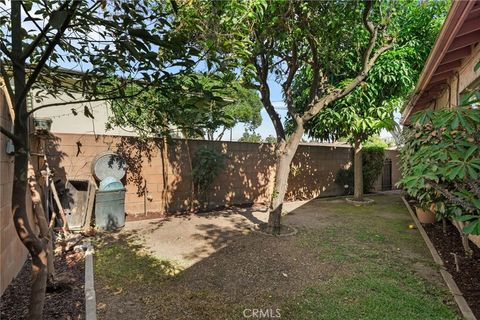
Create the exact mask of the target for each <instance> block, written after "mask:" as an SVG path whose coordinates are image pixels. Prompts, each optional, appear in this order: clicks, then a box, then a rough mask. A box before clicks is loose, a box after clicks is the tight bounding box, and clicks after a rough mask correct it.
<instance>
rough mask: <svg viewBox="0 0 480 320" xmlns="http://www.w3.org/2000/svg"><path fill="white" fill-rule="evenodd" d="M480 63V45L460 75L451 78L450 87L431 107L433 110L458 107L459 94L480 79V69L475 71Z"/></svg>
mask: <svg viewBox="0 0 480 320" xmlns="http://www.w3.org/2000/svg"><path fill="white" fill-rule="evenodd" d="M478 61H480V45H478V46H477V47H476V48H474V49H473V54H472V55H471V56H469V57H468V58H467V60H466V61H465V62H464V63H463V65H462V68H461V69H460V70H459V72H458V74H454V75H453V76H451V77H450V78H449V80H448V86H446V88H445V89H444V90H443V92H442V94H441V95H439V97H438V98H437V99H436V102H433V103H432V104H431V105H429V107H430V108H433V107H434V106H435V108H437V109H438V108H446V107H448V106H452V107H455V106H458V104H459V101H460V100H459V99H460V97H459V94H460V93H462V91H463V90H465V88H467V87H468V86H469V85H470V84H472V82H474V81H475V80H476V79H478V78H479V77H480V69H479V70H477V71H476V72H475V71H474V67H475V65H476V64H477V63H478ZM450 90H451V91H450Z"/></svg>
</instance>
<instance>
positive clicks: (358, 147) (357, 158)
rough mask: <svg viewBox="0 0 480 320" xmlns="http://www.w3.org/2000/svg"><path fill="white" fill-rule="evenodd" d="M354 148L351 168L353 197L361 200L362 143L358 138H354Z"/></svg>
mask: <svg viewBox="0 0 480 320" xmlns="http://www.w3.org/2000/svg"><path fill="white" fill-rule="evenodd" d="M354 148H355V155H354V160H353V170H354V184H353V185H354V192H353V198H354V199H355V200H356V201H363V160H362V143H361V141H360V139H359V138H355V145H354Z"/></svg>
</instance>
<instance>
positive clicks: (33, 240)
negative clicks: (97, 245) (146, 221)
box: [11, 1, 48, 319]
mask: <svg viewBox="0 0 480 320" xmlns="http://www.w3.org/2000/svg"><path fill="white" fill-rule="evenodd" d="M11 6H12V12H11V19H12V30H13V31H12V55H13V57H12V58H13V60H14V62H15V63H13V66H12V67H13V78H14V85H15V94H14V97H13V99H14V111H15V119H13V120H14V127H13V133H14V139H15V141H14V145H15V158H14V166H13V167H14V169H13V171H14V174H13V190H12V191H13V194H12V212H13V222H14V225H15V229H16V231H17V234H18V236H19V238H20V240H21V241H22V243H23V244H24V245H25V247H26V248H27V250H28V251H29V253H30V255H31V257H32V287H31V294H30V306H29V314H28V317H29V319H41V318H42V314H43V305H44V303H45V290H46V285H47V265H48V254H47V241H46V239H41V238H39V237H38V236H37V234H36V232H35V230H33V229H32V226H31V225H30V220H29V217H28V213H27V205H26V202H25V197H26V194H27V186H28V158H29V155H28V154H29V134H28V114H27V104H26V101H25V99H22V98H21V96H22V94H23V91H24V90H25V89H26V80H25V79H26V72H25V60H24V59H23V58H22V52H23V50H22V32H20V31H21V3H20V1H12V4H11Z"/></svg>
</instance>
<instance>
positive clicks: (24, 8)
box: [21, 1, 68, 60]
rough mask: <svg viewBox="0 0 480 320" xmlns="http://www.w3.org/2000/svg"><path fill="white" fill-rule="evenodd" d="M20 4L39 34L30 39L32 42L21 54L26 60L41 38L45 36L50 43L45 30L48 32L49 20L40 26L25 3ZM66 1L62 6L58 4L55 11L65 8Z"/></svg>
mask: <svg viewBox="0 0 480 320" xmlns="http://www.w3.org/2000/svg"><path fill="white" fill-rule="evenodd" d="M21 4H22V8H23V11H24V12H25V14H26V15H27V16H28V17H29V18H30V20H31V21H32V22H33V24H35V26H36V27H37V29H38V31H40V34H39V35H38V36H37V37H36V38H35V40H33V41H32V43H31V44H30V45H29V46H28V48H27V50H26V52H25V53H24V54H23V56H22V59H23V60H26V59H27V58H28V57H29V56H30V55H31V54H32V52H33V50H35V48H36V47H37V46H38V44H39V43H40V41H41V40H42V38H44V37H45V40H47V42H48V43H49V44H50V45H51V44H52V43H51V41H50V39H49V38H48V37H47V32H48V29H50V22H48V23H47V25H46V26H45V27H44V28H42V27H40V26H39V25H38V23H37V21H35V19H33V17H32V16H31V15H30V12H29V11H28V10H27V8H26V7H25V4H24V3H23V1H22V2H21ZM67 4H68V2H65V3H64V4H62V6H60V8H58V10H57V11H60V10H63V9H65V7H66V6H67Z"/></svg>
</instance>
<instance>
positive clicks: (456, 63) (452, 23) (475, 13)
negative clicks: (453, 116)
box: [401, 0, 480, 123]
mask: <svg viewBox="0 0 480 320" xmlns="http://www.w3.org/2000/svg"><path fill="white" fill-rule="evenodd" d="M479 42H480V0H473V1H465V0H454V1H453V2H452V6H451V8H450V10H449V12H448V16H447V18H446V19H445V22H444V24H443V26H442V29H441V30H440V33H439V35H438V37H437V40H436V42H435V45H434V46H433V48H432V51H431V52H430V55H429V56H428V58H427V61H426V62H425V66H424V68H423V71H422V73H421V74H420V78H419V79H418V82H417V86H416V87H415V91H414V93H413V95H412V97H411V99H410V101H409V102H408V103H407V105H406V108H405V110H404V112H403V115H402V120H401V122H402V123H406V122H408V119H409V117H410V115H412V114H413V113H415V112H417V111H420V110H423V109H425V108H427V107H428V106H429V105H430V104H431V103H432V102H433V101H434V100H435V99H436V98H437V97H438V96H439V95H440V94H441V93H442V91H443V90H444V89H445V87H446V86H447V84H448V79H449V78H450V77H451V76H452V75H453V74H454V73H455V72H456V71H458V70H459V69H460V68H461V66H462V63H463V60H464V58H465V57H468V56H470V55H471V54H472V48H473V46H474V45H475V44H477V43H479Z"/></svg>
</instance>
